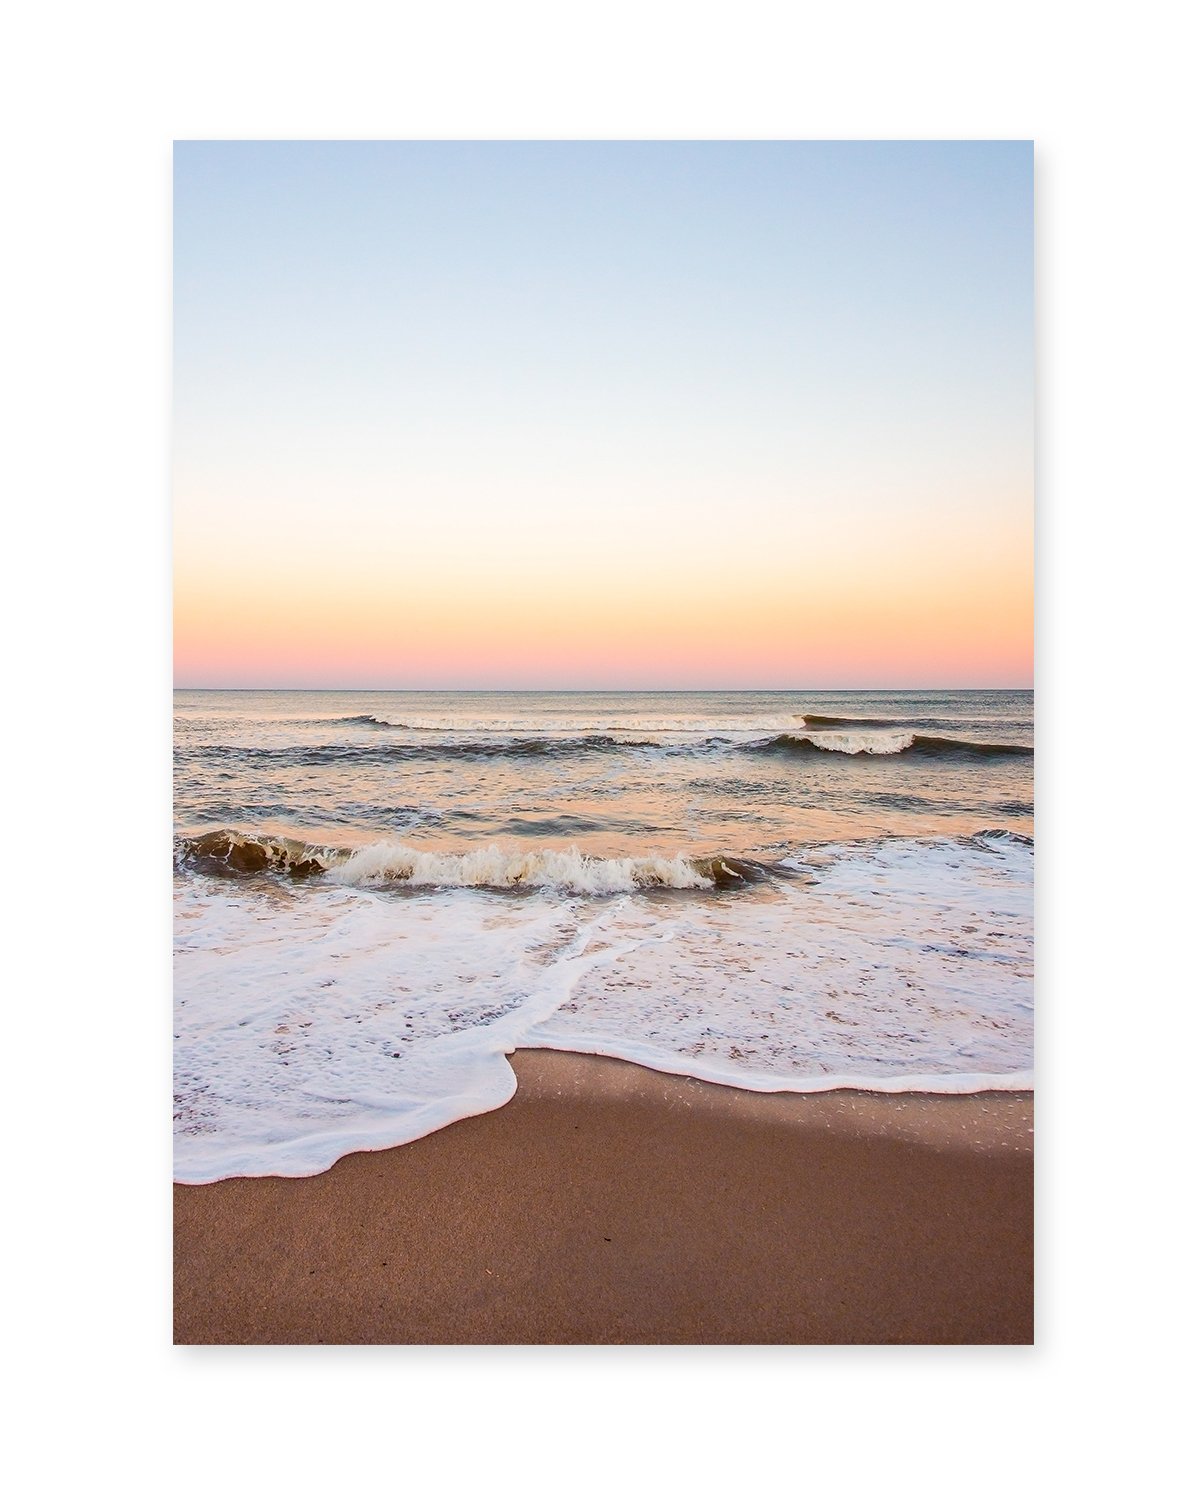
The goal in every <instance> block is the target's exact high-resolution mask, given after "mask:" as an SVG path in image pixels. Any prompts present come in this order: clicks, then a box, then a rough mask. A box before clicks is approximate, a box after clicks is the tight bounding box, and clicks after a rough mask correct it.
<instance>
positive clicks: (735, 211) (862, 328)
mask: <svg viewBox="0 0 1200 1500" xmlns="http://www.w3.org/2000/svg"><path fill="white" fill-rule="evenodd" d="M174 213H175V226H174V234H175V443H174V517H175V528H174V529H175V655H176V681H177V683H178V685H179V686H181V687H240V686H245V687H272V686H312V687H385V688H405V687H414V688H419V687H447V688H453V687H647V688H652V687H705V686H714V687H780V688H786V687H796V688H807V687H826V686H828V687H854V686H862V687H886V686H897V687H903V686H908V687H937V686H947V687H953V686H966V687H973V686H979V687H986V686H1005V687H1009V686H1012V687H1017V686H1027V685H1030V684H1031V683H1032V672H1033V415H1034V406H1033V154H1032V147H1031V145H1030V144H1029V143H1027V142H1026V143H983V144H970V143H967V144H959V143H945V144H942V143H915V144H908V143H889V144H870V143H862V144H859V143H757V142H737V143H619V142H618V143H503V142H495V143H471V144H468V143H403V142H394V143H393V142H388V143H363V142H347V143H282V142H281V143H237V142H214V143H205V142H188V143H180V144H177V145H176V148H175V210H174Z"/></svg>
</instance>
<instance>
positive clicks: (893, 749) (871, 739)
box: [744, 729, 1033, 759]
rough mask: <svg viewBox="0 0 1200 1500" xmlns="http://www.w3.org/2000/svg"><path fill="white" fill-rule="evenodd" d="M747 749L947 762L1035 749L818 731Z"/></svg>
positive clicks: (901, 734)
mask: <svg viewBox="0 0 1200 1500" xmlns="http://www.w3.org/2000/svg"><path fill="white" fill-rule="evenodd" d="M744 748H745V749H747V750H753V751H757V752H759V753H775V754H780V753H783V754H792V755H807V754H811V753H812V752H814V751H833V752H835V753H838V754H841V755H904V754H913V755H921V756H930V757H944V758H947V759H961V758H963V757H980V758H992V757H998V756H1028V755H1032V754H1033V747H1032V746H1030V745H999V744H989V743H986V742H983V741H979V740H958V739H951V738H949V737H948V736H943V735H934V734H917V733H915V732H914V731H913V730H911V729H880V730H828V731H821V730H814V731H813V732H812V733H811V734H777V735H774V736H773V737H772V738H771V739H765V740H756V741H754V742H753V743H752V744H749V745H747V746H745V747H744Z"/></svg>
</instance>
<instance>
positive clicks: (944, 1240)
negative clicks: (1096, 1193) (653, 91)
mask: <svg viewBox="0 0 1200 1500" xmlns="http://www.w3.org/2000/svg"><path fill="white" fill-rule="evenodd" d="M173 234H174V434H173V517H174V632H175V638H174V648H175V692H174V704H173V713H174V825H175V826H174V857H173V883H174V885H173V890H174V897H173V899H174V908H173V910H174V1004H173V1028H172V1037H173V1041H172V1047H173V1074H174V1172H175V1184H176V1185H175V1188H174V1195H175V1196H174V1212H175V1222H174V1249H175V1306H174V1316H175V1340H176V1342H177V1343H182V1344H214V1343H215V1344H320V1343H331V1344H467V1345H473V1344H548V1345H559V1344H673V1343H674V1344H679V1343H682V1344H880V1343H883V1344H907V1343H912V1344H931V1343H934V1344H937V1343H941V1344H1025V1343H1030V1342H1031V1341H1032V1339H1033V1140H1034V1137H1033V1018H1034V998H1033V865H1034V842H1033V838H1034V825H1033V816H1034V806H1033V772H1034V714H1033V709H1034V704H1033V691H1032V684H1033V519H1034V307H1033V148H1032V145H1031V144H1030V143H1029V142H1027V141H1016V142H1007V141H926V142H922V141H913V142H905V141H874V142H873V141H862V142H858V141H856V142H826V141H732V142H722V141H659V142H651V141H513V142H508V141H479V142H459V141H445V142H434V141H342V142H322V141H312V142H305V141H263V142H259V141H184V142H178V143H177V144H176V146H175V152H174V227H173Z"/></svg>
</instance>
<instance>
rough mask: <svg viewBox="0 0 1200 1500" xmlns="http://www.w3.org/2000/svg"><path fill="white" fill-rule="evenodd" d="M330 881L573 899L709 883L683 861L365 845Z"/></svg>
mask: <svg viewBox="0 0 1200 1500" xmlns="http://www.w3.org/2000/svg"><path fill="white" fill-rule="evenodd" d="M329 878H330V879H331V880H334V881H336V882H337V883H339V884H341V885H356V886H371V885H383V884H395V885H405V886H465V887H471V886H476V887H477V886H483V887H487V888H490V889H495V890H505V889H513V888H521V889H527V890H528V889H532V890H539V889H555V890H561V891H568V892H573V893H574V894H577V895H594V896H601V895H612V894H614V893H616V892H620V891H635V890H643V889H648V888H653V887H656V886H659V887H669V888H670V889H672V890H706V889H709V888H711V886H712V884H713V882H712V881H711V880H710V879H709V878H708V877H707V876H706V875H703V874H702V873H701V872H700V871H699V870H698V869H697V868H696V866H695V864H693V863H691V862H690V861H689V860H687V859H685V858H684V856H683V855H678V856H677V857H676V858H674V859H671V858H666V857H663V856H660V855H647V856H643V857H641V858H629V859H595V858H593V857H592V856H590V855H586V854H581V853H580V852H579V850H578V849H523V850H516V851H514V850H504V849H499V848H497V847H495V846H494V845H489V846H488V847H486V848H482V849H471V850H468V851H467V852H466V853H463V854H454V853H443V852H440V851H438V850H430V849H412V848H409V847H408V846H407V845H404V844H384V843H376V844H369V845H368V846H367V847H366V848H363V849H358V850H356V851H355V852H354V853H353V854H351V855H350V856H349V858H348V859H346V860H345V862H344V863H342V864H339V865H337V866H336V867H335V868H334V869H333V870H332V871H331V872H330V877H329Z"/></svg>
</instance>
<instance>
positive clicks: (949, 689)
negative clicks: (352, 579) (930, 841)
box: [171, 683, 1035, 693]
mask: <svg viewBox="0 0 1200 1500" xmlns="http://www.w3.org/2000/svg"><path fill="white" fill-rule="evenodd" d="M171 691H172V692H175V693H1032V692H1034V691H1035V686H1034V684H1032V683H1030V684H1028V685H1027V686H1003V687H995V686H992V687H961V686H959V687H954V686H949V685H940V684H932V685H926V686H923V687H881V686H872V687H851V686H843V687H730V686H719V685H713V686H710V687H649V688H648V687H617V686H613V687H586V688H576V687H353V686H342V687H298V686H295V685H294V684H293V685H278V684H277V685H275V686H255V687H246V686H237V687H196V686H188V685H185V684H181V683H173V684H172V687H171Z"/></svg>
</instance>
